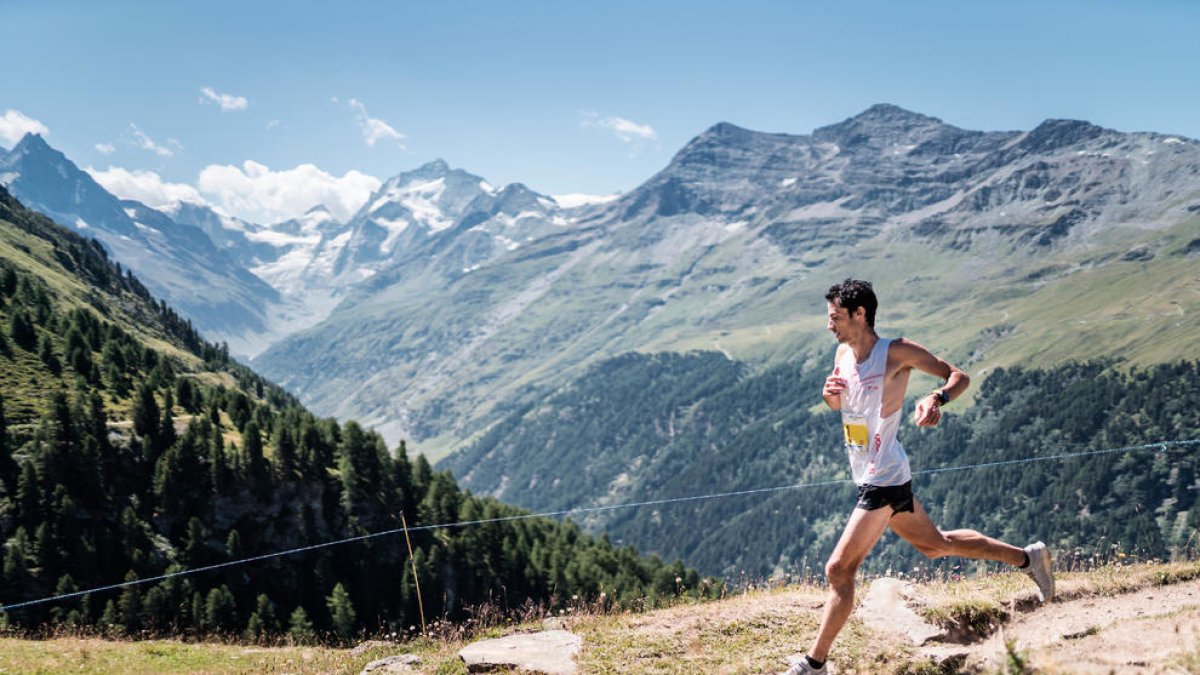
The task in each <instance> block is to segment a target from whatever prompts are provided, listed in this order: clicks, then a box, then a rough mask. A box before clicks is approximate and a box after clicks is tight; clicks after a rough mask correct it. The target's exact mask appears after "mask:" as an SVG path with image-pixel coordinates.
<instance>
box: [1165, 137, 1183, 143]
mask: <svg viewBox="0 0 1200 675" xmlns="http://www.w3.org/2000/svg"><path fill="white" fill-rule="evenodd" d="M1182 142H1183V139H1182V138H1175V137H1174V136H1172V137H1170V138H1164V139H1163V145H1179V144H1180V143H1182Z"/></svg>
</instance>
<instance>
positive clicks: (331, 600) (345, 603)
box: [325, 582, 355, 640]
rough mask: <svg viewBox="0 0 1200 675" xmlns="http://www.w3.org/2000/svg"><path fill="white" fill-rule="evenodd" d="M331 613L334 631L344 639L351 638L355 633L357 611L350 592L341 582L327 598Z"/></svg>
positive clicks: (326, 603)
mask: <svg viewBox="0 0 1200 675" xmlns="http://www.w3.org/2000/svg"><path fill="white" fill-rule="evenodd" d="M325 605H326V606H327V607H328V608H329V615H330V617H331V619H332V621H333V631H334V633H336V634H337V636H338V637H339V638H341V639H342V640H349V639H350V638H351V637H353V635H354V622H355V611H354V603H353V602H352V601H351V600H350V594H349V593H347V592H346V588H345V587H344V586H342V584H341V583H340V582H339V583H338V584H337V585H335V586H334V587H333V593H331V594H330V595H329V597H328V598H326V599H325Z"/></svg>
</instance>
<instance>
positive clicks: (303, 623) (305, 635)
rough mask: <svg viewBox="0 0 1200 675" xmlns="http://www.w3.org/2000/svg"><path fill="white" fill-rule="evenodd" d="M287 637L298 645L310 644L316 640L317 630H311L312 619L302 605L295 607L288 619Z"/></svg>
mask: <svg viewBox="0 0 1200 675" xmlns="http://www.w3.org/2000/svg"><path fill="white" fill-rule="evenodd" d="M288 637H290V638H291V639H292V642H294V643H296V644H298V645H310V644H312V643H313V642H316V640H317V632H316V631H315V630H313V624H312V621H309V619H308V612H305V611H304V608H303V607H297V608H296V610H295V611H293V612H292V616H291V618H290V619H289V620H288Z"/></svg>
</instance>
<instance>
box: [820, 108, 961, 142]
mask: <svg viewBox="0 0 1200 675" xmlns="http://www.w3.org/2000/svg"><path fill="white" fill-rule="evenodd" d="M944 126H945V123H943V122H942V121H941V120H940V119H938V118H936V117H930V116H928V115H922V114H920V113H915V112H912V111H911V110H905V109H904V108H901V107H900V106H896V105H892V104H890V103H877V104H875V105H873V106H871V107H870V108H867V109H866V110H864V111H863V112H861V113H859V114H857V115H855V116H854V117H851V118H850V119H847V120H844V121H842V122H838V123H837V124H831V125H829V126H825V127H821V128H819V129H816V130H814V131H813V133H812V137H813V140H815V141H817V142H819V143H834V144H837V145H838V146H841V147H843V148H852V147H855V146H869V147H887V146H892V145H896V144H906V143H907V144H911V143H916V142H919V141H920V140H923V139H924V137H927V136H928V135H929V132H930V131H936V130H937V129H939V128H941V127H944Z"/></svg>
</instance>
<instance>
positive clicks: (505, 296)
mask: <svg viewBox="0 0 1200 675" xmlns="http://www.w3.org/2000/svg"><path fill="white" fill-rule="evenodd" d="M864 134H866V135H865V136H864ZM1173 138H1174V137H1169V136H1165V135H1162V134H1153V133H1143V132H1138V133H1132V134H1125V133H1121V132H1115V131H1111V130H1105V129H1102V128H1100V127H1097V126H1095V125H1092V124H1090V123H1087V122H1080V121H1057V120H1048V121H1046V122H1044V123H1042V124H1040V125H1038V126H1037V127H1035V128H1034V129H1031V130H1028V131H972V130H964V129H959V128H957V127H954V126H952V125H948V124H945V123H943V122H942V121H940V120H939V119H938V118H935V117H931V116H927V115H920V114H918V113H912V112H909V111H906V110H903V109H901V108H898V107H896V106H889V105H879V106H873V107H872V108H870V109H868V110H867V111H865V112H864V113H862V114H860V115H857V116H855V117H852V118H849V119H847V120H844V121H843V122H839V123H837V124H832V125H828V126H825V127H820V128H819V129H817V130H815V131H814V132H813V133H812V134H809V135H794V134H775V133H764V132H756V131H751V130H747V129H743V128H741V127H737V126H736V125H733V124H730V123H727V122H723V123H719V124H716V125H714V126H712V127H710V128H709V129H708V130H706V131H704V132H703V133H701V134H699V135H698V136H697V137H696V138H694V139H692V140H691V141H689V143H687V144H685V146H684V147H683V148H682V149H681V150H680V151H679V152H678V153H676V155H675V157H673V158H672V160H671V161H670V162H669V163H668V164H667V165H666V166H665V167H664V168H663V170H662V171H660V172H659V173H657V174H655V175H654V176H652V177H651V178H650V179H648V180H647V181H646V182H645V183H643V184H642V185H641V186H639V187H638V188H636V189H634V190H631V191H629V192H627V193H625V194H623V195H621V196H620V197H618V198H617V199H616V200H614V201H612V202H609V203H606V204H600V205H596V206H592V207H590V208H588V209H586V210H585V211H584V212H582V213H580V214H579V215H577V216H576V218H574V219H573V220H571V221H570V223H569V224H568V225H567V226H566V227H563V228H560V229H558V230H552V231H550V232H548V233H543V234H542V235H541V238H535V239H534V240H532V241H529V242H528V243H522V244H521V246H520V247H519V248H518V249H517V250H514V251H509V252H504V251H499V252H497V251H495V249H494V248H493V249H492V254H491V255H490V256H489V257H486V258H485V259H484V260H483V261H481V262H480V263H478V264H479V265H481V266H480V267H478V268H474V267H473V265H444V266H443V267H442V268H440V269H439V268H438V267H437V265H436V264H431V263H429V262H428V260H422V259H419V258H418V259H411V260H409V261H408V262H407V263H406V264H405V265H404V269H403V271H398V270H393V271H385V272H383V273H381V274H380V275H379V276H378V277H375V278H372V279H371V280H370V281H369V282H368V283H366V284H364V285H363V286H361V287H359V288H358V289H356V290H355V292H354V293H353V295H352V296H349V299H348V300H347V301H346V302H345V303H344V304H343V305H342V306H341V307H339V308H338V309H337V310H336V311H335V312H333V313H332V314H331V315H330V317H329V318H328V319H327V320H326V321H325V322H323V323H322V324H319V325H317V326H315V327H313V328H311V329H309V330H308V331H306V332H305V333H304V334H303V335H296V336H294V337H293V338H290V339H288V340H284V341H283V342H281V343H279V344H277V345H275V346H273V347H272V348H271V349H270V350H268V351H267V352H265V353H264V354H263V355H262V356H261V357H260V358H259V360H257V361H256V363H259V364H260V365H261V366H262V367H263V368H264V369H265V370H266V372H268V373H271V374H272V375H274V376H277V377H279V378H280V379H281V381H284V382H287V383H288V384H289V386H293V387H295V388H296V389H297V390H298V391H302V392H303V395H304V396H305V400H306V401H308V402H309V403H310V404H312V405H314V406H315V407H316V408H317V409H320V410H323V411H326V412H328V413H330V414H335V415H339V416H342V415H351V414H357V415H362V416H363V417H364V418H365V419H369V420H371V421H372V423H373V424H378V425H382V426H379V427H377V428H381V429H385V433H386V434H387V435H388V437H389V438H399V437H405V438H408V439H410V440H412V441H414V442H415V446H414V447H418V448H423V447H427V448H430V451H431V452H433V453H435V454H436V455H437V456H441V454H440V453H443V452H444V451H445V450H447V449H453V448H457V447H461V444H462V443H463V442H464V440H465V439H468V438H471V437H472V436H473V435H475V434H477V433H479V432H480V431H482V430H484V429H486V428H487V427H488V426H489V425H490V424H492V423H494V422H495V421H496V418H495V417H494V416H493V415H492V413H491V412H490V410H491V409H492V408H493V407H496V406H499V407H504V406H508V405H510V404H512V405H516V404H518V403H517V402H519V401H522V400H527V399H528V397H533V398H536V397H537V396H539V395H543V394H545V393H547V392H552V391H554V390H555V388H556V387H558V386H561V385H562V384H564V383H565V382H566V381H568V380H569V379H570V378H571V377H577V376H579V375H581V374H582V372H583V369H584V368H586V366H587V365H588V364H590V363H593V362H595V361H596V360H597V359H600V358H606V357H612V356H615V355H617V354H620V353H622V352H624V351H630V350H633V351H661V350H680V351H687V350H688V349H696V348H701V349H713V348H714V347H716V348H719V349H723V350H726V351H728V352H729V353H731V354H732V355H733V356H734V357H735V358H745V359H748V360H750V361H752V362H755V363H760V364H761V363H764V362H765V363H774V362H778V361H779V360H781V359H787V358H794V357H796V356H799V355H802V354H804V353H806V352H808V351H810V348H809V347H808V346H806V345H807V343H808V342H809V340H810V339H811V338H812V337H814V336H819V335H820V325H821V323H820V318H819V316H818V314H819V312H817V311H815V310H812V309H802V308H803V307H816V305H819V304H820V303H819V302H814V300H813V299H818V300H819V298H820V297H821V296H822V294H823V293H824V287H825V286H828V284H829V283H832V282H833V281H835V280H839V279H841V278H844V277H846V276H866V277H868V278H874V279H875V280H876V281H877V282H878V287H880V288H881V289H883V290H884V291H885V292H887V290H888V289H894V290H891V292H890V293H888V296H887V297H888V298H889V301H891V302H896V303H899V305H900V307H901V308H902V311H901V312H900V314H899V317H900V321H901V325H903V326H914V327H916V328H917V329H918V335H919V336H921V337H922V338H924V339H929V340H930V342H931V343H932V344H934V346H939V347H944V348H951V349H957V350H962V351H961V353H959V354H958V355H959V356H961V357H963V358H967V357H968V356H969V354H970V353H971V352H970V350H969V348H967V347H964V346H963V345H973V344H984V343H988V344H991V345H992V346H991V348H990V352H989V353H988V355H982V352H979V353H977V354H976V356H975V358H976V359H977V360H978V359H982V361H980V362H979V363H978V365H979V366H981V367H983V368H992V367H995V366H998V365H1005V364H1011V363H1014V362H1016V360H1018V359H1020V358H1025V355H1024V354H1020V353H1021V352H1024V351H1027V350H1029V349H1031V348H1032V345H1033V344H1034V343H1033V342H1032V340H1033V338H1032V336H1033V335H1039V336H1041V335H1044V334H1045V331H1046V330H1047V329H1046V328H1045V327H1044V326H1039V325H1037V324H1035V323H1025V324H1022V326H1024V327H1025V328H1027V329H1028V330H1012V328H1011V326H1010V327H1009V328H1005V326H1006V325H1008V324H1011V321H1006V320H1005V319H1004V318H1003V317H1004V316H1005V313H1006V312H1007V313H1008V314H1009V315H1023V316H1029V317H1030V319H1029V320H1030V321H1032V315H1034V314H1037V313H1038V310H1037V307H1035V306H1034V305H1033V304H1032V303H1033V302H1034V300H1033V297H1034V295H1035V294H1036V293H1043V294H1044V293H1045V291H1044V290H1043V289H1044V287H1046V286H1049V287H1050V288H1052V289H1053V288H1061V289H1063V290H1064V291H1065V290H1066V289H1068V288H1069V287H1075V286H1077V285H1078V284H1079V283H1082V281H1083V279H1085V278H1086V277H1091V276H1100V275H1103V274H1107V273H1102V272H1101V270H1102V269H1104V268H1106V267H1109V266H1111V265H1112V264H1113V261H1116V260H1119V259H1120V258H1121V256H1126V255H1133V256H1139V255H1140V256H1147V257H1145V258H1144V261H1145V262H1146V263H1147V264H1148V265H1149V266H1150V269H1151V270H1152V271H1153V272H1152V274H1159V273H1160V271H1161V273H1162V274H1166V275H1167V276H1169V277H1170V278H1171V279H1173V280H1178V281H1179V282H1180V283H1188V282H1185V281H1182V280H1184V279H1186V278H1187V277H1186V272H1184V271H1183V270H1182V268H1180V267H1179V265H1178V264H1176V263H1174V262H1170V261H1180V260H1181V258H1180V257H1179V256H1180V255H1186V254H1184V253H1181V248H1180V247H1181V246H1182V247H1184V248H1186V242H1187V241H1189V240H1192V239H1194V238H1195V237H1196V235H1195V229H1196V223H1197V220H1198V219H1197V218H1196V216H1195V213H1194V212H1190V211H1188V210H1187V209H1188V207H1189V205H1192V204H1197V203H1200V181H1198V180H1197V179H1196V177H1195V176H1196V175H1197V174H1196V173H1195V172H1196V171H1197V169H1198V167H1200V149H1198V148H1200V144H1197V143H1196V142H1194V141H1183V140H1178V139H1176V140H1172V139H1173ZM837 140H840V141H841V142H842V143H844V144H845V145H844V146H843V145H839V144H838V143H836V142H834V141H837ZM1130 251H1134V252H1133V253H1130ZM1137 251H1140V253H1139V252H1137ZM931 265H935V266H936V267H934V268H933V269H932V271H931V268H930V266H931ZM455 267H457V268H459V272H460V273H453V272H454V271H455V270H454V269H453V268H455ZM1039 269H1055V270H1058V271H1056V272H1053V273H1050V274H1049V275H1048V276H1047V275H1046V274H1047V273H1046V272H1039V271H1038V270H1039ZM1114 269H1115V268H1114ZM464 270H472V271H469V272H468V273H461V272H462V271H464ZM1108 276H1111V275H1108ZM923 277H932V278H934V279H937V280H938V284H939V286H938V288H937V289H936V290H934V291H933V292H922V291H918V290H917V289H915V288H912V286H911V281H910V280H911V279H919V278H923ZM1022 278H1027V279H1038V280H1039V281H1037V285H1036V286H1034V285H1031V284H1029V283H1027V282H1022V281H1021V279H1022ZM1005 286H1009V287H1011V288H1012V289H1013V292H1012V293H1009V294H1007V295H1005V294H1003V293H1000V292H999V291H1000V289H1002V288H1004V287H1005ZM1128 288H1129V289H1130V290H1129V292H1131V293H1134V294H1136V297H1138V298H1141V297H1144V293H1146V292H1148V287H1141V286H1136V287H1135V286H1129V287H1128ZM1071 292H1076V291H1074V290H1072V291H1071ZM981 295H993V296H996V298H998V299H999V300H997V299H989V300H986V301H982V300H981V298H980V296H981ZM525 298H537V300H536V302H527V301H526V300H525ZM806 299H807V300H806ZM978 302H984V304H982V305H975V304H973V303H978ZM1097 302H1099V300H1098V299H1097ZM938 303H942V304H945V305H948V306H949V307H954V308H956V309H959V308H960V309H962V311H970V310H969V308H970V307H976V308H977V309H987V310H989V311H984V312H979V311H975V312H974V314H975V315H976V316H975V318H972V319H971V320H970V321H968V322H967V324H966V325H964V326H962V328H961V330H960V329H956V330H954V331H950V332H949V333H943V334H941V335H935V336H930V335H927V334H925V333H923V332H921V327H920V325H919V323H916V318H917V317H919V316H928V315H931V314H932V313H933V312H934V311H935V309H936V306H937V304H938ZM1188 304H1189V307H1190V304H1191V303H1190V300H1189V301H1188ZM1001 305H1004V306H1005V308H1004V309H1003V310H1001V311H999V312H995V313H993V312H991V311H990V309H992V308H997V307H1000V306H1001ZM1082 308H1083V305H1079V307H1078V308H1077V309H1076V310H1074V311H1082ZM1093 308H1094V307H1093V305H1091V304H1089V305H1088V311H1092V309H1093ZM817 309H819V307H817ZM514 313H515V314H514ZM1080 318H1081V319H1083V318H1086V317H1080ZM1161 320H1162V321H1165V319H1161ZM1183 320H1184V322H1185V323H1186V324H1187V325H1191V322H1192V321H1193V319H1192V314H1190V313H1185V316H1184V318H1183ZM343 322H349V323H348V324H347V325H350V324H352V325H353V327H354V328H353V330H344V329H343V328H342V327H341V325H340V324H342V323H343ZM1083 325H1084V326H1085V328H1083V330H1084V331H1085V332H1086V331H1090V330H1092V328H1090V326H1091V325H1093V324H1083ZM968 329H969V330H968ZM1121 330H1122V331H1129V330H1135V329H1133V328H1131V327H1122V328H1121ZM951 334H953V337H952V336H951ZM990 335H1002V336H1004V337H1002V338H1000V339H999V340H996V339H994V338H990V337H987V336H990ZM1138 339H1141V338H1138ZM1066 344H1067V343H1066V342H1064V343H1062V345H1063V346H1064V347H1065V346H1066ZM1071 344H1072V345H1073V344H1074V342H1071ZM321 345H338V350H337V352H338V353H334V352H333V351H330V350H328V349H327V348H325V347H322V346H321ZM314 350H315V351H314ZM977 351H978V350H977ZM317 353H320V354H321V356H319V357H318V356H317ZM1081 353H1084V354H1088V355H1096V352H1095V348H1094V347H1093V348H1089V349H1087V350H1086V351H1084V352H1081ZM1045 358H1049V357H1048V356H1047V357H1045ZM356 359H362V361H361V363H363V364H370V365H369V367H368V368H364V367H362V366H360V365H358V363H357V362H356ZM318 362H319V363H320V364H321V365H320V367H319V368H315V369H312V370H308V369H305V370H303V371H302V372H301V371H297V369H295V368H293V367H292V366H291V365H289V364H295V363H318ZM455 363H460V364H462V365H459V366H455V365H453V364H455ZM416 364H421V366H420V368H421V369H422V370H423V371H424V372H432V371H435V370H441V371H444V372H445V373H446V374H445V377H444V378H442V379H441V380H439V383H438V384H432V385H430V386H429V387H428V388H422V389H420V390H417V389H413V388H405V387H400V388H399V389H397V388H394V387H390V386H389V385H387V384H386V382H387V380H389V379H392V380H396V381H406V382H416V381H417V380H416V379H412V378H409V377H407V376H401V375H402V374H403V373H411V372H413V369H414V368H416V367H417V366H416ZM467 364H470V367H469V368H468V365H467ZM322 373H338V375H336V376H329V380H328V382H327V381H326V379H325V378H326V377H327V376H325V375H323V374H322ZM345 373H354V374H355V375H352V376H350V377H345V376H344V375H343V374H345ZM335 379H336V380H337V384H336V385H334V383H333V381H334V380H335ZM326 384H329V385H330V386H329V387H328V388H326ZM413 386H415V385H413ZM531 387H532V388H533V389H538V390H539V391H541V392H542V394H538V393H534V392H533V389H530V388H531Z"/></svg>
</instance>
